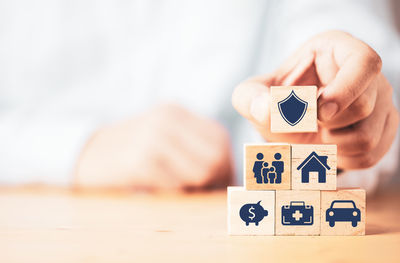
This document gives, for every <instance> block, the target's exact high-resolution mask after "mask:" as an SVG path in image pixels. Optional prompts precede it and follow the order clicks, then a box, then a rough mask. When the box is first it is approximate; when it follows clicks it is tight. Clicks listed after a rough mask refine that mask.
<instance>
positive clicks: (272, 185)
mask: <svg viewBox="0 0 400 263" xmlns="http://www.w3.org/2000/svg"><path fill="white" fill-rule="evenodd" d="M290 159H291V158H290V145H289V144H277V143H266V144H245V146H244V164H245V165H244V176H245V178H244V182H245V187H246V189H247V190H275V189H290V188H291V183H290V180H291V172H290V166H291V163H290Z"/></svg>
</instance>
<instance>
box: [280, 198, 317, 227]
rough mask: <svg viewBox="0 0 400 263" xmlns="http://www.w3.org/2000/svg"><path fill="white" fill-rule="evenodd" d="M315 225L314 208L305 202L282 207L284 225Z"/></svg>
mask: <svg viewBox="0 0 400 263" xmlns="http://www.w3.org/2000/svg"><path fill="white" fill-rule="evenodd" d="M313 223H314V207H313V206H311V205H306V204H305V202H304V201H292V202H290V205H284V206H282V225H286V226H311V225H312V224H313Z"/></svg>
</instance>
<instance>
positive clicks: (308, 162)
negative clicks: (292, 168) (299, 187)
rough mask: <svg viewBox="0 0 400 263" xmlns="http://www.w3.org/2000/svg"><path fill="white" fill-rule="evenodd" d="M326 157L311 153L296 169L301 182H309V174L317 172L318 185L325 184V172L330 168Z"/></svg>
mask: <svg viewBox="0 0 400 263" xmlns="http://www.w3.org/2000/svg"><path fill="white" fill-rule="evenodd" d="M327 161H328V156H319V155H318V154H316V153H315V152H312V153H311V154H310V155H309V156H308V157H307V158H306V159H305V160H304V161H303V162H302V163H301V164H300V165H299V166H298V167H297V170H301V182H302V183H308V182H309V181H310V172H318V183H326V170H330V169H331V168H330V167H329V166H328V164H327Z"/></svg>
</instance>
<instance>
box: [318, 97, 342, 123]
mask: <svg viewBox="0 0 400 263" xmlns="http://www.w3.org/2000/svg"><path fill="white" fill-rule="evenodd" d="M338 111H339V105H338V104H337V103H336V102H326V103H323V104H322V105H321V106H320V107H319V110H318V119H319V120H321V121H329V120H331V119H332V118H333V117H334V116H335V115H336V114H337V113H338Z"/></svg>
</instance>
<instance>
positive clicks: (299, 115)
mask: <svg viewBox="0 0 400 263" xmlns="http://www.w3.org/2000/svg"><path fill="white" fill-rule="evenodd" d="M307 106H308V102H307V101H304V100H302V99H300V98H299V97H298V96H297V95H296V93H294V91H293V90H292V92H291V93H290V94H289V96H288V97H287V98H286V99H284V100H282V101H280V102H278V108H279V112H280V113H281V116H282V118H283V119H284V120H285V121H286V122H287V123H288V124H289V125H291V126H295V125H296V124H297V123H299V122H300V121H301V120H302V119H303V117H304V115H305V114H306V111H307Z"/></svg>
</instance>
